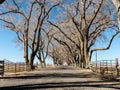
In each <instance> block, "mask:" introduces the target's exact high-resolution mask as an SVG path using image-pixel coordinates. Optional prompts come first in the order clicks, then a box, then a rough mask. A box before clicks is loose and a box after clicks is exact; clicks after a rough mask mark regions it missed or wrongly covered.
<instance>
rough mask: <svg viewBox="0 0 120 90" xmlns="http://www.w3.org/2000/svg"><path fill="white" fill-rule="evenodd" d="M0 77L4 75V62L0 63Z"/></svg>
mask: <svg viewBox="0 0 120 90" xmlns="http://www.w3.org/2000/svg"><path fill="white" fill-rule="evenodd" d="M0 75H1V76H3V75H4V61H0Z"/></svg>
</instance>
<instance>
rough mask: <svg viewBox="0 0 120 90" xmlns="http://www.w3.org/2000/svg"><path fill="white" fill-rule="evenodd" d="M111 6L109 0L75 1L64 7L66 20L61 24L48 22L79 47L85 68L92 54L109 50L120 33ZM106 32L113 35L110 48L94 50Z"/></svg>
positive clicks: (81, 60)
mask: <svg viewBox="0 0 120 90" xmlns="http://www.w3.org/2000/svg"><path fill="white" fill-rule="evenodd" d="M72 6H73V7H72ZM110 6H112V2H110V1H109V0H108V1H107V0H75V1H74V2H73V3H71V4H70V3H69V4H68V5H63V8H64V9H65V13H64V17H65V18H63V20H61V22H59V23H57V22H56V24H55V23H53V22H51V21H48V22H49V23H50V24H51V25H52V26H54V27H56V28H57V30H59V31H60V32H61V33H62V34H63V36H65V37H66V39H67V40H68V41H70V42H72V43H73V44H74V45H75V47H77V49H78V50H79V57H80V62H83V63H84V66H85V67H88V66H89V63H90V60H91V56H92V52H93V51H96V50H107V49H109V48H110V45H111V43H112V40H113V39H114V37H115V36H116V35H118V33H119V31H118V24H117V21H116V20H117V17H114V16H113V15H114V10H113V9H112V8H114V7H110ZM62 17H63V16H62ZM113 17H114V18H113ZM66 20H68V22H66ZM68 31H70V32H72V33H71V34H73V35H74V37H76V39H74V38H72V37H71V34H68ZM106 31H111V32H112V33H113V35H112V36H111V39H109V43H108V46H107V47H106V48H93V46H94V45H95V43H97V41H98V38H103V37H105V35H104V34H105V32H106ZM59 39H60V38H59ZM61 40H62V39H61ZM62 41H63V40H62Z"/></svg>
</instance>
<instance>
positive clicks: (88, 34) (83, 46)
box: [0, 0, 119, 70]
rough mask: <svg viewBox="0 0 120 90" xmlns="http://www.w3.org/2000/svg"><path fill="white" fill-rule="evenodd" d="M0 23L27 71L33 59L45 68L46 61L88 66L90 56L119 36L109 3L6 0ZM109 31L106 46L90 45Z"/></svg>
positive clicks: (103, 0)
mask: <svg viewBox="0 0 120 90" xmlns="http://www.w3.org/2000/svg"><path fill="white" fill-rule="evenodd" d="M0 20H1V21H2V22H3V25H4V27H6V28H9V29H10V30H12V31H14V32H15V33H16V36H17V41H18V43H19V44H21V45H22V46H23V51H24V59H25V62H26V65H27V67H28V70H32V69H33V63H34V60H35V57H37V58H38V60H39V61H40V63H41V66H45V65H46V63H45V60H46V58H48V56H49V57H52V59H53V61H54V64H57V65H62V64H63V63H64V62H67V64H68V65H70V64H76V60H75V59H74V56H75V54H76V53H77V54H78V55H79V60H78V61H79V66H82V65H83V66H84V67H86V68H87V67H89V63H90V61H91V57H92V53H93V52H94V51H97V50H107V49H109V48H110V45H111V43H112V40H113V39H114V37H115V36H116V35H118V33H119V30H118V29H119V27H118V22H117V20H118V16H117V10H116V9H115V7H114V5H113V3H112V1H110V0H74V1H71V0H6V1H5V2H4V3H3V4H2V5H1V6H0ZM109 32H111V34H110V37H111V38H110V39H109V40H107V41H108V46H107V47H105V48H94V45H95V44H96V43H98V41H99V40H102V39H104V38H106V37H107V35H106V34H107V33H109Z"/></svg>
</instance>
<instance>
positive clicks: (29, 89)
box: [0, 81, 120, 90]
mask: <svg viewBox="0 0 120 90" xmlns="http://www.w3.org/2000/svg"><path fill="white" fill-rule="evenodd" d="M93 83H94V84H93ZM95 83H99V82H98V81H97V82H95V81H85V82H59V83H41V84H28V85H19V86H8V87H1V88H0V90H34V89H42V90H43V89H57V88H71V87H72V88H74V87H78V88H81V87H83V88H85V87H93V88H111V89H116V90H119V89H120V87H117V86H116V87H115V86H113V85H120V83H119V84H109V85H108V84H106V85H105V84H95ZM108 90H109V89H108Z"/></svg>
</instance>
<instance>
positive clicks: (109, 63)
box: [92, 59, 120, 76]
mask: <svg viewBox="0 0 120 90" xmlns="http://www.w3.org/2000/svg"><path fill="white" fill-rule="evenodd" d="M119 67H120V65H119V61H118V59H116V60H99V61H97V62H92V70H93V71H95V72H99V73H100V74H101V75H112V76H119V72H120V68H119Z"/></svg>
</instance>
